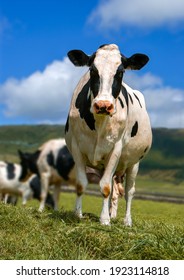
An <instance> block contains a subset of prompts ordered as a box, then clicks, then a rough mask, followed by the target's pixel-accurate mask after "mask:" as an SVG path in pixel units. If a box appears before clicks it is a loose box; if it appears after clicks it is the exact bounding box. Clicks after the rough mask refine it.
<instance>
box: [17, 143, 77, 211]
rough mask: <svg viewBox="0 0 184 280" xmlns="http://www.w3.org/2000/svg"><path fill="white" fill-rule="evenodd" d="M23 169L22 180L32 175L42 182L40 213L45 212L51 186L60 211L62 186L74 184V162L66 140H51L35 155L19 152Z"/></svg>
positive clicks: (56, 207) (56, 205)
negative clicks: (35, 175) (59, 203)
mask: <svg viewBox="0 0 184 280" xmlns="http://www.w3.org/2000/svg"><path fill="white" fill-rule="evenodd" d="M19 156H20V164H21V166H22V169H23V173H22V176H21V177H20V180H21V181H23V180H24V178H25V177H27V176H30V175H31V174H37V175H38V177H39V178H40V182H41V199H40V206H39V211H40V212H41V211H43V209H44V207H45V200H46V197H47V193H48V191H49V186H51V185H52V186H53V191H54V193H53V195H54V203H55V210H58V202H59V194H60V188H61V184H65V183H67V184H68V183H70V184H74V178H75V175H74V161H73V158H72V155H71V154H70V152H69V151H68V149H67V147H66V143H65V140H64V139H51V140H49V141H47V142H45V143H44V144H43V145H42V146H41V147H40V148H38V150H37V151H35V152H34V153H27V152H26V153H23V152H22V151H19Z"/></svg>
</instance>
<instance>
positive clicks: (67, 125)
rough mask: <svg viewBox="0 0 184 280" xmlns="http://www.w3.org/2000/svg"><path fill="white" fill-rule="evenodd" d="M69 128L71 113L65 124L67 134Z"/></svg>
mask: <svg viewBox="0 0 184 280" xmlns="http://www.w3.org/2000/svg"><path fill="white" fill-rule="evenodd" d="M68 130H69V115H68V117H67V120H66V124H65V134H66V133H67V132H68Z"/></svg>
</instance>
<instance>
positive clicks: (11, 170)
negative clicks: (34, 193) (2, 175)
mask: <svg viewBox="0 0 184 280" xmlns="http://www.w3.org/2000/svg"><path fill="white" fill-rule="evenodd" d="M6 168H7V176H8V179H9V180H11V179H14V178H15V165H14V164H13V163H9V162H8V163H7V167H6Z"/></svg>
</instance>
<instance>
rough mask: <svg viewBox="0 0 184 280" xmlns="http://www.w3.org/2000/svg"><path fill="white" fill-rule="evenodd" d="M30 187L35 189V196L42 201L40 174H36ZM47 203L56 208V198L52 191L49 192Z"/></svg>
mask: <svg viewBox="0 0 184 280" xmlns="http://www.w3.org/2000/svg"><path fill="white" fill-rule="evenodd" d="M30 188H31V189H32V191H33V198H35V199H38V200H39V201H40V196H41V182H40V178H39V177H38V176H34V177H33V179H32V180H31V181H30ZM46 205H47V206H48V207H50V208H54V199H53V196H52V195H51V193H50V192H48V194H47V197H46Z"/></svg>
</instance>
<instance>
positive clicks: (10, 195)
mask: <svg viewBox="0 0 184 280" xmlns="http://www.w3.org/2000/svg"><path fill="white" fill-rule="evenodd" d="M22 175H23V172H22V167H21V166H20V165H19V164H17V163H10V162H4V161H0V194H1V195H2V199H3V200H4V202H5V203H12V204H14V205H15V204H16V203H17V199H18V197H22V204H23V205H25V204H26V203H27V200H29V199H32V198H35V199H37V200H40V193H41V187H40V180H39V178H38V177H37V176H36V175H33V176H31V177H30V178H29V179H28V180H26V181H25V182H21V181H20V177H21V176H22ZM46 204H47V206H49V207H51V208H54V201H53V198H52V195H51V194H50V193H48V195H47V198H46Z"/></svg>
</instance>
